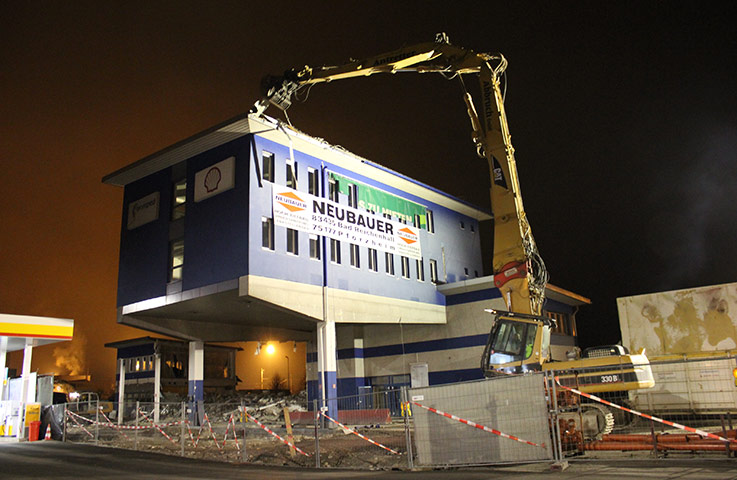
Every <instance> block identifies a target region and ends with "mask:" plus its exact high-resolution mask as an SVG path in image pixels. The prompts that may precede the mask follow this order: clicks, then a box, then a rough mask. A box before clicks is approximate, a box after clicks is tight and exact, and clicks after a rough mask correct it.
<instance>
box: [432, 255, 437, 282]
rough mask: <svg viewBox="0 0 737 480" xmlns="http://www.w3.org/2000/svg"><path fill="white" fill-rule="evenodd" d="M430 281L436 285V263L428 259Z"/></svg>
mask: <svg viewBox="0 0 737 480" xmlns="http://www.w3.org/2000/svg"><path fill="white" fill-rule="evenodd" d="M430 281H431V282H432V283H438V261H437V260H433V259H432V258H431V259H430Z"/></svg>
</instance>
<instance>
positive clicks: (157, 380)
mask: <svg viewBox="0 0 737 480" xmlns="http://www.w3.org/2000/svg"><path fill="white" fill-rule="evenodd" d="M160 402H161V355H160V354H158V353H157V354H156V355H155V356H154V423H159V411H160V405H159V404H160Z"/></svg>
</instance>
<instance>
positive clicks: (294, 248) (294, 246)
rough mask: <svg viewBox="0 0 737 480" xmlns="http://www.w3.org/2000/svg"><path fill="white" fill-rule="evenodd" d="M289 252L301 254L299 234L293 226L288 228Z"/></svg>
mask: <svg viewBox="0 0 737 480" xmlns="http://www.w3.org/2000/svg"><path fill="white" fill-rule="evenodd" d="M287 253H291V254H292V255H299V235H298V233H297V230H293V229H291V228H287Z"/></svg>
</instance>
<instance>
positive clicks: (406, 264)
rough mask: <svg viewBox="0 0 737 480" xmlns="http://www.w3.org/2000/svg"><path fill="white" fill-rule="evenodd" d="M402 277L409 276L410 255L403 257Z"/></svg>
mask: <svg viewBox="0 0 737 480" xmlns="http://www.w3.org/2000/svg"><path fill="white" fill-rule="evenodd" d="M402 277H403V278H409V257H404V256H403V257H402Z"/></svg>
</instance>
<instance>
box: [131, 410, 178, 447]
mask: <svg viewBox="0 0 737 480" xmlns="http://www.w3.org/2000/svg"><path fill="white" fill-rule="evenodd" d="M138 411H139V412H140V413H141V415H143V418H145V419H146V420H148V421H149V422H150V423H151V425H153V426H154V427H155V428H156V430H158V431H159V433H161V434H162V435H163V436H164V437H166V439H167V440H169V441H170V442H171V443H173V444H174V445H176V444H177V442H176V441H175V440H173V439H172V438H171V437H170V436H169V435H167V434H166V432H165V431H164V430H162V429H161V427H159V426H158V425H156V423H154V421H153V420H151V417H149V416H148V415H146V412H144V411H142V410H141V409H138Z"/></svg>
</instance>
